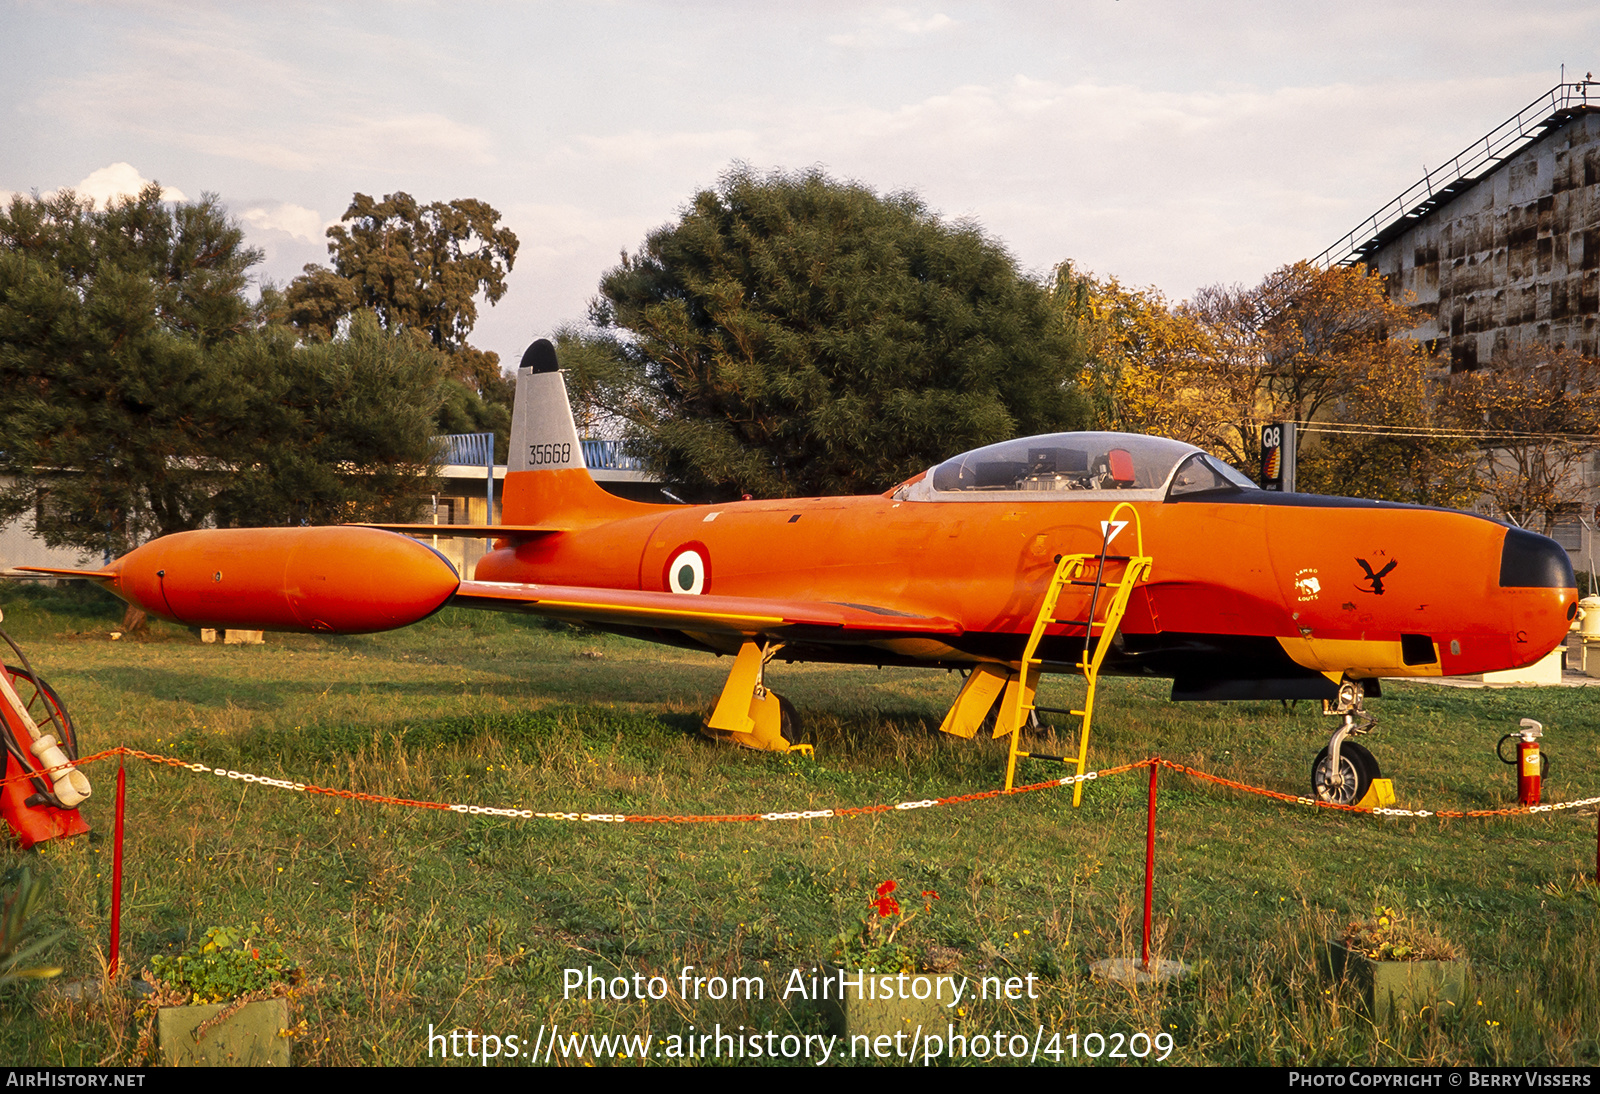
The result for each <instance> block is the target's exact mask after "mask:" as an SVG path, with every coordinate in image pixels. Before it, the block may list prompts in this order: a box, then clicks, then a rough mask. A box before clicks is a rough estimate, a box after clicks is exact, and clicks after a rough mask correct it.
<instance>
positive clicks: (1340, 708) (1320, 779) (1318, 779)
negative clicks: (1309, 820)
mask: <svg viewBox="0 0 1600 1094" xmlns="http://www.w3.org/2000/svg"><path fill="white" fill-rule="evenodd" d="M1364 697H1365V688H1364V687H1363V686H1362V684H1361V682H1360V681H1358V680H1346V681H1344V682H1343V683H1341V684H1340V685H1339V697H1338V698H1337V699H1334V700H1331V701H1324V702H1323V704H1322V713H1324V714H1332V715H1339V716H1341V717H1342V718H1343V721H1342V722H1341V723H1340V725H1339V728H1338V729H1336V730H1334V731H1333V738H1332V740H1330V741H1329V742H1328V747H1327V748H1324V749H1323V750H1322V751H1321V752H1319V753H1317V758H1316V759H1315V760H1314V761H1312V764H1311V793H1312V796H1313V797H1315V798H1316V799H1317V800H1318V801H1324V802H1331V803H1332V804H1334V805H1356V804H1357V803H1359V802H1360V801H1361V800H1362V799H1363V798H1365V797H1366V796H1367V791H1369V790H1371V789H1372V784H1373V782H1374V781H1375V780H1377V779H1381V778H1382V777H1383V772H1382V771H1381V770H1380V769H1379V767H1378V761H1377V760H1376V759H1374V758H1373V755H1372V753H1370V752H1368V751H1367V750H1366V749H1365V748H1363V747H1362V746H1361V745H1358V744H1356V743H1355V741H1353V740H1351V739H1350V738H1352V737H1354V736H1356V735H1357V734H1364V733H1369V732H1371V731H1372V728H1373V727H1374V726H1375V725H1376V724H1377V721H1378V720H1377V719H1376V718H1374V717H1373V716H1372V715H1370V714H1368V713H1367V712H1366V709H1365V708H1364V707H1363V706H1362V699H1363V698H1364Z"/></svg>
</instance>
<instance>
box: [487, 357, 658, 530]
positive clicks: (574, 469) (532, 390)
mask: <svg viewBox="0 0 1600 1094" xmlns="http://www.w3.org/2000/svg"><path fill="white" fill-rule="evenodd" d="M501 505H502V509H501V514H502V515H501V519H502V521H503V522H504V523H506V524H510V525H531V526H542V527H547V528H581V527H584V526H585V525H588V524H595V523H599V522H602V521H608V520H619V519H622V518H624V517H631V516H638V515H642V514H644V513H649V512H652V511H655V510H658V509H664V508H670V506H659V505H648V504H645V503H643V502H636V501H628V500H627V499H626V498H619V497H617V496H616V495H615V494H610V493H607V492H606V491H605V490H603V489H601V487H600V486H599V485H598V484H597V483H596V482H595V481H594V479H593V478H592V477H591V476H590V474H589V470H588V465H587V464H586V463H585V462H584V458H583V445H582V444H581V443H580V441H579V439H578V427H577V425H576V424H575V423H574V421H573V418H572V404H571V403H570V402H569V401H568V400H567V385H566V382H565V381H564V380H563V379H562V377H561V366H560V364H559V362H558V361H557V360H556V348H555V346H554V345H552V344H551V342H550V340H549V339H547V338H541V339H539V340H538V341H536V342H534V343H533V345H531V346H529V347H528V349H527V352H526V353H524V354H523V355H522V365H521V367H519V368H518V369H517V392H516V402H515V403H514V404H513V406H512V411H511V451H510V454H509V458H508V461H507V466H506V485H505V496H504V500H503V501H502V503H501Z"/></svg>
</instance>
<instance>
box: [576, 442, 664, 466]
mask: <svg viewBox="0 0 1600 1094" xmlns="http://www.w3.org/2000/svg"><path fill="white" fill-rule="evenodd" d="M578 443H579V444H580V445H582V446H583V462H584V464H585V465H586V466H587V467H588V468H589V470H590V471H648V470H650V468H649V466H648V465H647V464H646V463H645V462H644V461H643V460H641V459H640V458H639V457H637V456H630V455H628V452H627V449H626V448H625V447H624V445H625V442H623V441H609V440H606V439H604V438H603V437H584V438H583V439H582V440H580V441H579V442H578Z"/></svg>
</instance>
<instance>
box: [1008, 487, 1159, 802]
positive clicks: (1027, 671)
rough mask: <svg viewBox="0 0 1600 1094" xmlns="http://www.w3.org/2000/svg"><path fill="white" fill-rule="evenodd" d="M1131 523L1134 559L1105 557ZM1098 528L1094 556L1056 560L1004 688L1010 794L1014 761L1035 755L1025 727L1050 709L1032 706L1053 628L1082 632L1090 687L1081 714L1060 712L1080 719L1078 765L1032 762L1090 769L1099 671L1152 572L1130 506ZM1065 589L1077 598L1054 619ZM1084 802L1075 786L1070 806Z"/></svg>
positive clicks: (1082, 659) (1082, 666)
mask: <svg viewBox="0 0 1600 1094" xmlns="http://www.w3.org/2000/svg"><path fill="white" fill-rule="evenodd" d="M1123 510H1127V513H1128V517H1129V519H1128V521H1126V522H1124V523H1123V524H1122V525H1120V526H1119V525H1118V522H1117V517H1118V514H1119V513H1121V512H1122V511H1123ZM1129 523H1131V524H1132V525H1133V528H1134V543H1135V551H1136V553H1135V554H1132V555H1113V554H1111V553H1109V552H1110V546H1111V540H1112V539H1113V538H1115V536H1116V535H1117V533H1118V532H1119V531H1121V530H1122V529H1123V528H1125V527H1126V526H1127V524H1129ZM1101 527H1102V528H1103V530H1104V531H1103V536H1104V539H1103V540H1102V542H1101V546H1100V552H1099V553H1098V554H1087V555H1062V556H1059V557H1058V558H1057V559H1056V572H1055V576H1053V577H1052V578H1051V579H1050V585H1049V587H1048V588H1047V589H1046V590H1045V594H1044V601H1043V602H1042V603H1041V604H1040V605H1039V615H1038V617H1037V618H1035V619H1034V621H1033V633H1032V634H1030V635H1029V636H1028V644H1027V646H1026V647H1025V648H1024V649H1023V651H1022V661H1021V664H1020V666H1019V668H1020V671H1019V672H1018V673H1017V675H1016V676H1014V677H1012V679H1011V680H1010V682H1009V683H1008V686H1007V687H1006V690H1005V697H1004V698H1003V699H1002V700H1001V705H1000V725H999V727H998V728H999V733H1009V734H1010V736H1011V754H1010V756H1009V758H1008V759H1007V760H1006V789H1007V790H1010V789H1011V787H1012V783H1013V781H1014V779H1015V776H1016V771H1017V761H1018V760H1025V759H1028V758H1030V756H1032V755H1033V754H1031V753H1028V752H1024V751H1023V750H1022V747H1021V745H1022V729H1023V726H1024V725H1025V724H1026V723H1027V721H1028V716H1029V715H1030V714H1032V713H1033V712H1034V711H1035V710H1041V709H1045V710H1048V709H1051V708H1043V707H1038V706H1035V705H1034V701H1033V700H1034V695H1035V692H1036V691H1037V690H1038V686H1039V675H1040V669H1041V667H1042V666H1043V664H1044V662H1043V661H1042V660H1040V659H1039V658H1037V657H1035V656H1034V654H1035V653H1037V652H1038V649H1039V642H1040V641H1041V640H1042V639H1043V638H1044V635H1045V631H1046V630H1047V629H1048V628H1050V627H1052V626H1057V625H1064V626H1069V627H1082V628H1084V635H1083V652H1082V654H1080V655H1079V659H1078V662H1077V665H1076V667H1077V669H1078V671H1079V672H1081V673H1083V676H1084V679H1085V680H1087V681H1088V690H1087V692H1086V693H1085V695H1084V698H1083V709H1082V710H1071V711H1060V712H1059V713H1064V714H1069V715H1071V716H1072V717H1074V718H1082V719H1083V721H1082V723H1081V726H1080V729H1079V732H1078V756H1077V759H1076V761H1074V760H1073V759H1072V758H1071V757H1067V756H1045V755H1043V754H1040V755H1038V756H1037V757H1034V758H1037V759H1052V760H1059V761H1061V762H1063V763H1069V764H1070V763H1074V762H1076V764H1077V768H1078V775H1079V776H1082V775H1083V773H1084V769H1085V767H1086V766H1087V765H1088V762H1089V723H1090V722H1091V720H1092V719H1093V718H1094V693H1095V684H1096V682H1097V681H1098V679H1099V676H1100V666H1101V664H1103V663H1104V661H1105V659H1106V653H1107V652H1108V651H1109V650H1110V649H1111V642H1112V639H1114V638H1115V637H1116V633H1117V628H1118V627H1119V626H1121V625H1122V616H1123V613H1125V612H1126V611H1127V610H1128V598H1129V597H1130V596H1131V595H1132V594H1133V588H1134V586H1135V585H1137V584H1138V583H1139V582H1141V581H1144V580H1147V579H1148V578H1149V576H1150V566H1151V559H1150V557H1149V556H1148V555H1146V554H1145V553H1144V529H1143V527H1142V526H1141V525H1140V523H1139V512H1138V510H1136V509H1134V508H1133V506H1131V505H1129V504H1128V503H1127V502H1123V503H1121V504H1120V505H1118V506H1117V507H1116V508H1115V509H1113V510H1112V511H1111V519H1110V520H1108V521H1106V522H1105V523H1104V524H1103V525H1102V526H1101ZM1124 542H1126V541H1124ZM1068 589H1072V590H1074V591H1075V592H1077V593H1078V594H1079V595H1077V596H1073V597H1069V598H1068V600H1069V602H1070V604H1071V605H1072V610H1071V611H1069V612H1068V613H1067V614H1065V615H1061V616H1058V615H1057V614H1056V609H1057V605H1058V604H1059V603H1060V600H1061V595H1062V593H1064V592H1065V591H1066V590H1068ZM999 733H997V734H996V736H998V735H999ZM1082 800H1083V783H1082V782H1077V783H1074V784H1073V787H1072V804H1073V805H1074V806H1077V805H1078V803H1079V802H1080V801H1082Z"/></svg>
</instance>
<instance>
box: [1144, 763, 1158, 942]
mask: <svg viewBox="0 0 1600 1094" xmlns="http://www.w3.org/2000/svg"><path fill="white" fill-rule="evenodd" d="M1160 769H1161V757H1160V756H1152V757H1150V811H1149V815H1148V816H1147V818H1146V821H1145V832H1144V948H1143V950H1142V951H1141V961H1140V965H1141V967H1142V968H1143V969H1144V971H1145V972H1149V971H1150V905H1151V903H1152V902H1153V900H1154V898H1155V892H1156V772H1157V771H1159V770H1160Z"/></svg>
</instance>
